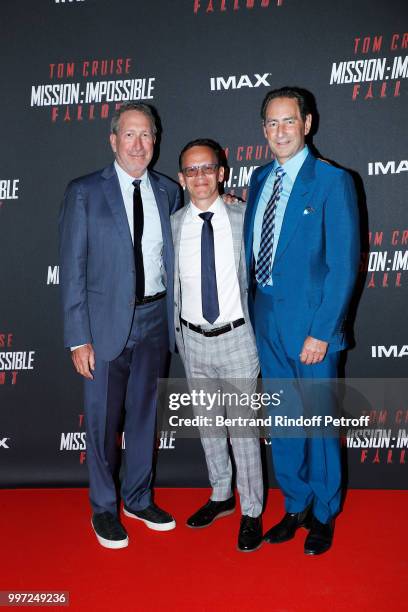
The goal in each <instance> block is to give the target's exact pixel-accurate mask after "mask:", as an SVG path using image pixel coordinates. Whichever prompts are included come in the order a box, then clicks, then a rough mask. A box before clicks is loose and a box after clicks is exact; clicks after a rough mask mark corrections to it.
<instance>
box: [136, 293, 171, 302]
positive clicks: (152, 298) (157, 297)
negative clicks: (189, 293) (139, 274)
mask: <svg viewBox="0 0 408 612" xmlns="http://www.w3.org/2000/svg"><path fill="white" fill-rule="evenodd" d="M165 295H166V292H165V291H160V293H155V294H154V295H147V296H146V297H144V298H143V300H136V302H135V304H136V306H141V305H142V304H150V302H155V301H156V300H161V298H163V297H164V296H165Z"/></svg>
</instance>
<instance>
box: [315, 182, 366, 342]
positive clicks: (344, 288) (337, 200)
mask: <svg viewBox="0 0 408 612" xmlns="http://www.w3.org/2000/svg"><path fill="white" fill-rule="evenodd" d="M324 237H325V254H326V262H325V263H326V266H327V274H326V278H325V281H324V285H323V292H322V301H321V303H320V306H319V307H318V308H317V310H316V312H315V315H314V319H313V323H312V326H311V329H310V336H312V337H314V338H317V339H319V340H324V341H326V342H330V339H331V338H332V337H333V336H334V335H335V334H338V333H341V332H342V331H343V322H344V319H345V317H346V315H347V309H348V306H349V302H350V299H351V296H352V293H353V289H354V285H355V282H356V278H357V274H358V265H359V258H360V236H359V219H358V207H357V196H356V192H355V188H354V183H353V179H352V177H351V176H350V174H348V173H347V172H341V173H338V174H336V176H335V179H334V181H333V184H332V185H331V187H330V191H329V194H328V197H327V200H326V202H325V206H324Z"/></svg>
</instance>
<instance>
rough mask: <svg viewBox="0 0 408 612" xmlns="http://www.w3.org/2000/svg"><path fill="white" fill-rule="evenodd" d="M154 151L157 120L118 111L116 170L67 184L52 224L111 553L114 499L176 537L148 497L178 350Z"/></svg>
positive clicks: (122, 533)
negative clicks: (166, 378) (121, 435)
mask: <svg viewBox="0 0 408 612" xmlns="http://www.w3.org/2000/svg"><path fill="white" fill-rule="evenodd" d="M155 140H156V123H155V117H154V114H153V112H152V109H151V108H150V107H149V106H148V105H145V104H141V103H129V104H126V105H123V106H122V107H121V108H120V109H119V110H118V111H117V112H116V114H115V115H114V117H113V119H112V125H111V135H110V143H111V146H112V149H113V152H114V154H115V162H114V163H113V164H111V165H110V166H108V167H107V168H105V169H103V170H100V171H98V172H94V173H93V174H89V175H87V176H84V177H82V178H78V179H76V180H74V181H72V182H71V183H70V184H69V185H68V188H67V190H66V193H65V197H64V201H63V204H62V208H61V213H60V219H59V224H60V280H61V285H62V297H63V308H64V341H65V346H66V347H69V348H70V349H71V351H72V352H71V354H72V360H73V363H74V366H75V369H76V371H77V372H78V373H79V374H81V375H82V376H83V377H84V379H85V423H86V434H87V464H88V471H89V484H90V500H91V505H92V509H93V516H92V527H93V529H94V531H95V534H96V537H97V540H98V542H99V543H100V544H101V545H102V546H105V547H107V548H123V547H125V546H127V545H128V536H127V533H126V530H125V529H124V527H123V526H122V524H121V522H120V520H119V518H118V509H119V508H118V505H119V503H118V502H119V500H120V497H121V498H122V499H123V502H124V514H125V515H126V516H128V517H132V518H135V519H138V520H141V521H143V522H144V523H145V525H147V527H149V528H150V529H155V530H159V531H167V530H169V529H173V528H174V527H175V521H174V519H173V517H172V516H171V515H170V514H168V513H167V512H165V511H163V510H162V509H160V508H159V507H158V506H156V505H155V504H154V503H153V501H152V498H151V478H152V457H153V448H154V442H155V421H156V394H157V379H158V378H160V377H161V376H163V375H164V372H165V366H166V358H167V353H168V349H169V348H170V349H173V347H174V329H173V267H174V262H173V260H174V255H173V246H172V238H171V228H170V214H171V213H172V212H174V211H176V210H177V209H178V208H179V206H180V193H179V187H178V185H177V184H176V183H174V182H172V181H171V180H170V179H167V178H166V177H164V176H162V175H160V174H158V173H156V172H153V171H148V170H147V167H148V165H149V163H150V162H151V159H152V157H153V152H154V144H155ZM123 408H124V409H125V416H124V423H123ZM121 425H123V429H124V432H125V446H126V451H125V456H124V465H123V466H122V482H121V490H120V494H119V493H118V491H117V490H116V483H117V481H118V479H117V475H118V474H117V473H118V470H119V458H120V449H118V444H117V432H118V431H120V430H121ZM119 495H120V497H119Z"/></svg>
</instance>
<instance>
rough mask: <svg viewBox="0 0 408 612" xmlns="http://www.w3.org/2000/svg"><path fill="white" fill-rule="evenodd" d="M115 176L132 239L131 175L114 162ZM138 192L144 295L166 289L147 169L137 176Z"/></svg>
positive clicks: (157, 216)
mask: <svg viewBox="0 0 408 612" xmlns="http://www.w3.org/2000/svg"><path fill="white" fill-rule="evenodd" d="M114 166H115V170H116V174H117V175H118V179H119V185H120V190H121V192H122V197H123V202H124V204H125V209H126V215H127V218H128V223H129V229H130V235H131V236H132V242H133V192H134V190H135V187H134V185H133V181H134V180H135V177H134V176H130V174H128V173H127V172H125V171H124V170H123V168H121V167H120V166H119V164H118V163H117V162H116V161H115V163H114ZM140 181H141V183H140V194H141V196H142V202H143V216H144V227H143V236H142V253H143V266H144V273H145V296H148V295H155V293H159V292H160V291H164V289H165V281H164V278H165V275H164V265H163V235H162V229H161V223H160V216H159V211H158V208H157V203H156V198H155V197H154V193H153V189H152V187H151V185H150V181H149V175H148V173H147V170H146V172H145V173H144V174H143V175H142V176H141V177H140Z"/></svg>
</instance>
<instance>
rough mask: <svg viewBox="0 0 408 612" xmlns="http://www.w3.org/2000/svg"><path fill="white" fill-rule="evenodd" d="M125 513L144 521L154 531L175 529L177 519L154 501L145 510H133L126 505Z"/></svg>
mask: <svg viewBox="0 0 408 612" xmlns="http://www.w3.org/2000/svg"><path fill="white" fill-rule="evenodd" d="M123 513H124V514H125V515H126V516H129V517H130V518H134V519H137V520H138V521H143V523H144V524H145V525H146V527H148V528H149V529H153V530H154V531H170V529H174V528H175V526H176V521H175V520H174V518H173V517H172V516H171V514H169V513H168V512H165V511H164V510H162V509H161V508H159V507H158V506H156V504H153V503H151V504H150V506H147V508H145V509H144V510H131V508H128V507H127V506H124V508H123Z"/></svg>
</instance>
